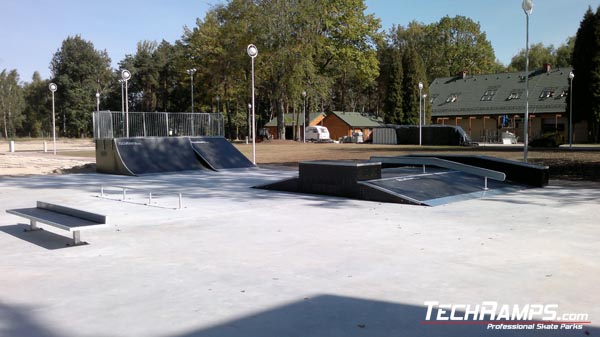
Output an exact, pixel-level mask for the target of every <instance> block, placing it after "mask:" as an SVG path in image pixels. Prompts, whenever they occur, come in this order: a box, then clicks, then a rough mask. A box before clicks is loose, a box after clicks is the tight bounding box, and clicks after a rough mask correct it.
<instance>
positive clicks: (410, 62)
mask: <svg viewBox="0 0 600 337" xmlns="http://www.w3.org/2000/svg"><path fill="white" fill-rule="evenodd" d="M402 67H403V69H404V76H403V81H402V92H403V97H402V109H403V111H404V114H403V116H402V119H401V124H408V125H418V124H419V102H420V98H421V99H422V97H421V96H419V94H421V95H422V94H426V93H427V92H428V88H429V85H428V84H427V81H426V79H427V78H426V75H425V67H424V65H423V61H422V60H421V57H420V56H419V54H418V53H417V51H416V50H415V49H414V48H412V47H408V48H407V50H406V51H405V52H404V55H403V57H402ZM419 82H421V83H422V84H423V89H422V90H421V91H420V92H419ZM421 108H422V107H421Z"/></svg>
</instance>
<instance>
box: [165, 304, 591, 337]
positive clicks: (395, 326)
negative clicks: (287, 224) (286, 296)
mask: <svg viewBox="0 0 600 337" xmlns="http://www.w3.org/2000/svg"><path fill="white" fill-rule="evenodd" d="M426 313H427V307H424V306H415V305H407V304H401V303H392V302H384V301H376V300H367V299H360V298H352V297H343V296H333V295H318V296H316V297H312V298H306V299H304V300H302V301H298V302H294V303H291V304H288V305H284V306H280V307H277V308H273V309H270V310H267V311H263V312H260V313H257V314H254V315H249V316H246V317H241V318H238V319H235V320H231V321H228V322H224V323H223V324H220V325H216V326H213V327H209V328H204V329H200V330H197V331H192V332H190V333H187V334H183V335H177V336H173V337H208V336H211V337H246V336H262V337H279V336H303V337H313V336H314V337H317V336H319V337H321V336H327V337H338V336H339V337H348V336H382V337H383V336H390V337H392V336H394V337H396V336H440V337H442V336H443V337H459V336H460V337H464V336H470V337H472V336H490V335H494V336H503V337H504V336H509V337H512V336H514V337H517V336H519V337H522V336H540V335H543V336H584V335H597V334H600V329H598V328H595V327H591V326H583V329H582V330H557V331H554V332H552V331H550V332H547V331H539V330H529V331H524V330H494V331H490V330H487V324H453V325H446V324H441V325H440V324H424V323H425V322H426V321H425V317H426ZM461 315H463V316H464V313H459V314H458V315H457V316H461ZM429 322H432V321H429ZM471 322H472V321H471Z"/></svg>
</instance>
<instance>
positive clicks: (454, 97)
mask: <svg viewBox="0 0 600 337" xmlns="http://www.w3.org/2000/svg"><path fill="white" fill-rule="evenodd" d="M458 95H459V94H450V96H448V98H446V103H454V102H456V100H458Z"/></svg>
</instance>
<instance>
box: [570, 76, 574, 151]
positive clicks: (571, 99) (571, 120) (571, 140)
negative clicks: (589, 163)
mask: <svg viewBox="0 0 600 337" xmlns="http://www.w3.org/2000/svg"><path fill="white" fill-rule="evenodd" d="M574 78H575V74H573V72H572V71H571V72H570V73H569V79H570V80H571V91H570V92H569V100H570V103H569V148H572V147H573V79H574Z"/></svg>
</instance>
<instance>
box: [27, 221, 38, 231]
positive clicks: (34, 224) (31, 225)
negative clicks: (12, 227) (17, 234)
mask: <svg viewBox="0 0 600 337" xmlns="http://www.w3.org/2000/svg"><path fill="white" fill-rule="evenodd" d="M41 230H42V229H41V228H39V227H38V226H37V221H35V220H29V229H26V230H25V231H26V232H33V231H41Z"/></svg>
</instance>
